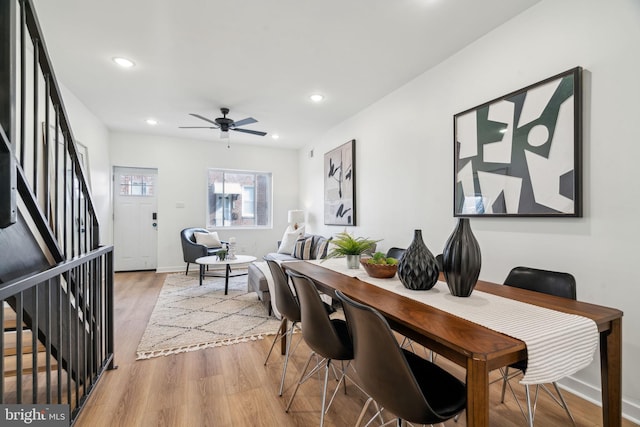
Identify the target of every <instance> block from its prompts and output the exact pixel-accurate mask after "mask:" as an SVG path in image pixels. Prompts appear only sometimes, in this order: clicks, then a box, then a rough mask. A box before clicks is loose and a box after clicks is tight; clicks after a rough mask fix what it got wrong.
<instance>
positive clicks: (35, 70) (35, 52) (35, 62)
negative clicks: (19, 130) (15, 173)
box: [31, 39, 40, 199]
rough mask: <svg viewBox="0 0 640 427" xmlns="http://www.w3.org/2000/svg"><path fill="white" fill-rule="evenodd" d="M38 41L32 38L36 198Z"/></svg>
mask: <svg viewBox="0 0 640 427" xmlns="http://www.w3.org/2000/svg"><path fill="white" fill-rule="evenodd" d="M39 43H40V41H39V40H38V39H34V40H33V183H31V186H32V188H33V194H35V196H36V199H37V198H38V69H39V67H38V64H39V62H40V60H39V53H40V50H39V49H38V45H39Z"/></svg>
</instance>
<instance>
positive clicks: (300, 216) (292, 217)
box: [287, 210, 304, 224]
mask: <svg viewBox="0 0 640 427" xmlns="http://www.w3.org/2000/svg"><path fill="white" fill-rule="evenodd" d="M287 217H288V222H289V224H299V223H301V222H304V211H303V210H291V211H289V213H288V216H287Z"/></svg>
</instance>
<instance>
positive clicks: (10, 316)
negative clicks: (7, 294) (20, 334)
mask: <svg viewBox="0 0 640 427" xmlns="http://www.w3.org/2000/svg"><path fill="white" fill-rule="evenodd" d="M4 328H5V329H15V328H16V312H15V311H13V309H12V308H11V307H10V306H9V305H8V304H5V305H4Z"/></svg>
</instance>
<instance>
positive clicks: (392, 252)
mask: <svg viewBox="0 0 640 427" xmlns="http://www.w3.org/2000/svg"><path fill="white" fill-rule="evenodd" d="M406 251H407V250H406V249H402V248H396V247H393V248H389V250H388V251H387V258H395V259H397V260H398V261H400V258H402V255H404V253H405V252H406Z"/></svg>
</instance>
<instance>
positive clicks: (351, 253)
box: [324, 231, 380, 268]
mask: <svg viewBox="0 0 640 427" xmlns="http://www.w3.org/2000/svg"><path fill="white" fill-rule="evenodd" d="M379 241H380V240H371V239H367V238H364V237H353V236H352V235H351V234H349V233H347V232H346V231H345V232H342V233H338V234H336V236H335V237H334V238H333V239H331V245H332V246H331V250H330V251H329V253H328V254H327V256H326V257H325V258H324V259H325V260H326V259H329V258H335V257H342V256H346V257H347V266H348V267H349V268H359V267H360V256H361V255H362V254H363V253H366V252H373V250H375V247H376V243H378V242H379Z"/></svg>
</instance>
